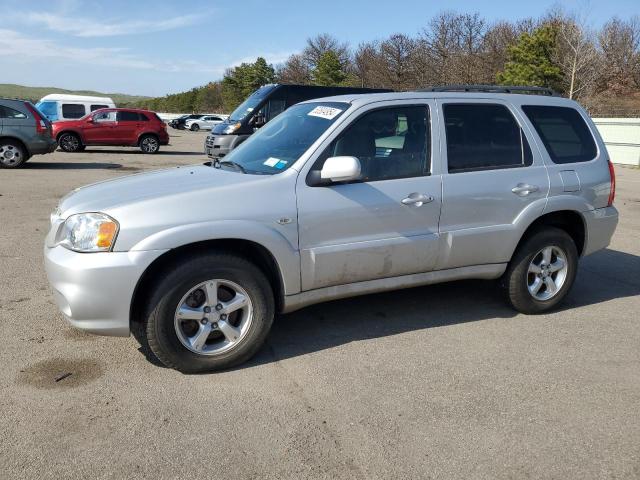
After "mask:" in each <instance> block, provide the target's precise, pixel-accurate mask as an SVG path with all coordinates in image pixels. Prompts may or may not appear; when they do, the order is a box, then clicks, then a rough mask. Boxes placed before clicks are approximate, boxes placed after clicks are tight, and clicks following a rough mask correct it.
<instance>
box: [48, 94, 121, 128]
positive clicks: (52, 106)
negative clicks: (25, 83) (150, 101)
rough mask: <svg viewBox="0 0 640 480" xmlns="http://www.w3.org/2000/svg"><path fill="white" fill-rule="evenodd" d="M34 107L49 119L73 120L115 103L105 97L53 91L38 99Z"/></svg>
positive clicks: (113, 106) (112, 105)
mask: <svg viewBox="0 0 640 480" xmlns="http://www.w3.org/2000/svg"><path fill="white" fill-rule="evenodd" d="M36 107H37V108H38V110H40V112H42V114H43V115H44V116H46V117H47V118H48V119H49V120H50V121H52V122H55V121H57V120H75V119H77V118H82V117H84V116H85V115H86V114H87V113H91V112H93V111H95V110H99V109H101V108H115V107H116V104H115V103H113V100H111V99H110V98H107V97H88V96H84V95H67V94H64V93H53V94H51V95H46V96H44V97H42V98H41V99H40V101H39V102H38V103H37V104H36Z"/></svg>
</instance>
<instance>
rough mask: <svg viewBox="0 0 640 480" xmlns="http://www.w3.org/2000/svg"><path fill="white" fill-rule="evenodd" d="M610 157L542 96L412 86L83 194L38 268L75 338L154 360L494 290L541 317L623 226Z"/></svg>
mask: <svg viewBox="0 0 640 480" xmlns="http://www.w3.org/2000/svg"><path fill="white" fill-rule="evenodd" d="M614 185H615V182H614V175H613V169H612V166H611V164H610V162H609V159H608V155H607V151H606V149H605V146H604V144H603V142H602V139H601V138H600V136H599V135H598V132H597V130H596V128H595V126H594V124H593V122H592V121H591V119H590V118H589V116H588V115H587V114H586V113H585V111H584V110H583V109H582V108H581V107H580V106H579V105H578V104H576V103H575V102H573V101H570V100H567V99H564V98H559V97H556V96H550V95H549V96H543V95H526V94H522V93H519V94H513V93H487V92H483V91H475V92H473V91H472V92H467V93H464V92H462V93H461V92H448V91H441V92H434V91H428V92H406V93H381V94H368V95H345V96H339V97H330V98H324V99H319V100H312V101H308V102H304V103H300V104H298V105H295V106H293V107H291V108H290V109H288V110H286V111H285V112H284V113H282V114H281V115H279V116H278V117H276V118H275V119H274V120H273V121H271V122H269V123H268V124H267V125H265V126H264V127H263V128H262V129H260V130H259V131H258V132H257V133H256V134H255V135H253V136H252V137H251V138H249V139H248V140H247V141H246V142H245V143H243V144H242V145H241V146H240V147H239V148H237V149H235V150H234V151H232V152H231V153H230V154H229V155H228V156H226V157H225V158H224V159H223V160H221V161H217V162H216V163H215V164H213V165H200V166H193V167H186V168H185V167H178V168H173V169H169V170H162V171H156V172H151V173H147V174H140V175H133V176H129V177H125V178H122V179H117V180H111V181H106V182H102V183H98V184H95V185H92V186H89V187H85V188H80V189H78V190H76V191H74V192H73V193H72V194H70V195H68V196H67V197H65V198H64V199H63V200H62V201H61V202H60V205H59V206H58V208H57V209H56V210H55V212H54V213H53V215H52V217H51V231H50V232H49V234H48V237H47V239H46V247H45V259H46V269H47V274H48V277H49V281H50V282H51V285H52V286H53V289H54V293H55V298H56V301H57V303H58V305H59V307H60V309H61V310H62V312H63V313H64V314H65V316H66V317H67V318H68V319H69V321H70V322H71V323H72V324H73V325H75V326H76V327H79V328H82V329H85V330H88V331H90V332H93V333H97V334H104V335H121V336H125V335H128V334H129V332H133V333H134V334H135V335H136V337H137V338H138V339H139V340H140V341H141V343H142V344H143V346H145V347H148V348H149V349H150V352H152V353H153V354H154V355H155V356H156V357H157V358H158V359H160V360H161V361H162V362H163V363H164V364H165V365H167V366H170V367H174V368H176V369H179V370H181V371H184V372H198V371H209V370H217V369H221V368H228V367H231V366H233V365H237V364H239V363H241V362H244V361H245V360H247V359H248V358H250V357H251V356H252V355H253V354H254V353H255V352H256V351H257V350H258V348H259V347H260V345H261V344H262V343H263V341H264V340H265V338H266V336H267V334H268V332H269V329H270V327H271V324H272V321H273V317H274V314H275V313H276V312H291V311H293V310H296V309H299V308H302V307H304V306H306V305H309V304H312V303H317V302H323V301H326V300H331V299H336V298H343V297H348V296H353V295H360V294H367V293H372V292H380V291H384V290H393V289H399V288H405V287H414V286H417V285H427V284H432V283H438V282H444V281H450V280H458V279H470V278H474V279H500V284H501V286H502V288H503V289H504V291H505V294H506V295H505V296H506V298H507V300H508V302H509V303H510V304H511V305H512V306H513V307H514V308H515V309H516V310H518V311H519V312H523V313H527V314H536V313H540V312H545V311H547V310H549V309H551V308H553V307H555V306H556V305H557V304H558V303H559V302H560V301H561V300H562V299H563V298H564V297H565V296H566V295H567V293H568V292H569V290H570V288H571V286H572V284H573V282H574V279H575V276H576V272H577V268H578V259H579V257H581V256H584V255H589V254H591V253H593V252H595V251H596V250H599V249H602V248H605V247H606V246H607V245H608V244H609V241H610V239H611V236H612V234H613V232H614V230H615V228H616V224H617V221H618V212H617V210H616V209H615V208H614V207H613V197H614V189H615V188H614Z"/></svg>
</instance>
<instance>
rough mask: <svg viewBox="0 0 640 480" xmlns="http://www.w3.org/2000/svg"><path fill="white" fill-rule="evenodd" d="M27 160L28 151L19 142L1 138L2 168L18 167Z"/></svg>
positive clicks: (0, 166) (0, 159)
mask: <svg viewBox="0 0 640 480" xmlns="http://www.w3.org/2000/svg"><path fill="white" fill-rule="evenodd" d="M27 160H28V156H27V153H26V151H25V149H24V147H23V146H22V145H21V144H20V143H19V142H16V141H15V140H10V139H6V140H0V168H18V167H20V166H22V165H23V164H24V162H26V161H27Z"/></svg>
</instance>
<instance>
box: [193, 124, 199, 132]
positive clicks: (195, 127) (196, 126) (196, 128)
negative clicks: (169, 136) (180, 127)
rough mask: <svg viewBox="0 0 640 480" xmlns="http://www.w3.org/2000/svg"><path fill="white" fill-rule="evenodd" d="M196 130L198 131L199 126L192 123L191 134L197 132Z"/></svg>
mask: <svg viewBox="0 0 640 480" xmlns="http://www.w3.org/2000/svg"><path fill="white" fill-rule="evenodd" d="M198 130H200V125H198V124H197V123H194V124H193V125H191V131H192V132H197V131H198Z"/></svg>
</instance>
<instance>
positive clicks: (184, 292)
mask: <svg viewBox="0 0 640 480" xmlns="http://www.w3.org/2000/svg"><path fill="white" fill-rule="evenodd" d="M149 308H150V309H151V311H150V313H149V315H148V316H147V318H146V323H145V327H144V331H145V337H146V342H147V344H148V346H149V349H150V350H151V352H152V353H153V354H154V355H155V356H156V357H157V358H158V359H159V360H160V361H161V362H162V363H163V364H165V365H166V366H168V367H172V368H175V369H177V370H180V371H182V372H187V373H195V372H206V371H214V370H220V369H225V368H229V367H233V366H235V365H238V364H240V363H242V362H245V361H246V360H248V359H249V358H251V356H253V355H254V353H255V352H256V351H257V350H258V349H259V348H260V346H261V345H262V343H263V342H264V340H265V338H266V336H267V334H268V333H269V330H270V328H271V324H272V323H273V316H274V300H273V293H272V290H271V287H270V285H269V282H268V280H267V278H266V277H265V275H264V274H263V273H262V271H261V270H260V269H259V268H257V267H256V266H255V265H253V264H252V263H250V262H248V261H247V260H245V259H243V258H240V257H236V256H234V255H226V254H207V255H194V256H192V257H191V258H189V259H186V260H184V261H182V262H181V263H180V264H179V265H178V266H176V267H174V268H173V269H171V271H169V272H167V273H166V275H164V276H163V279H162V280H161V281H160V283H159V284H158V285H157V288H156V289H155V293H154V295H152V298H151V301H150V305H149Z"/></svg>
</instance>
